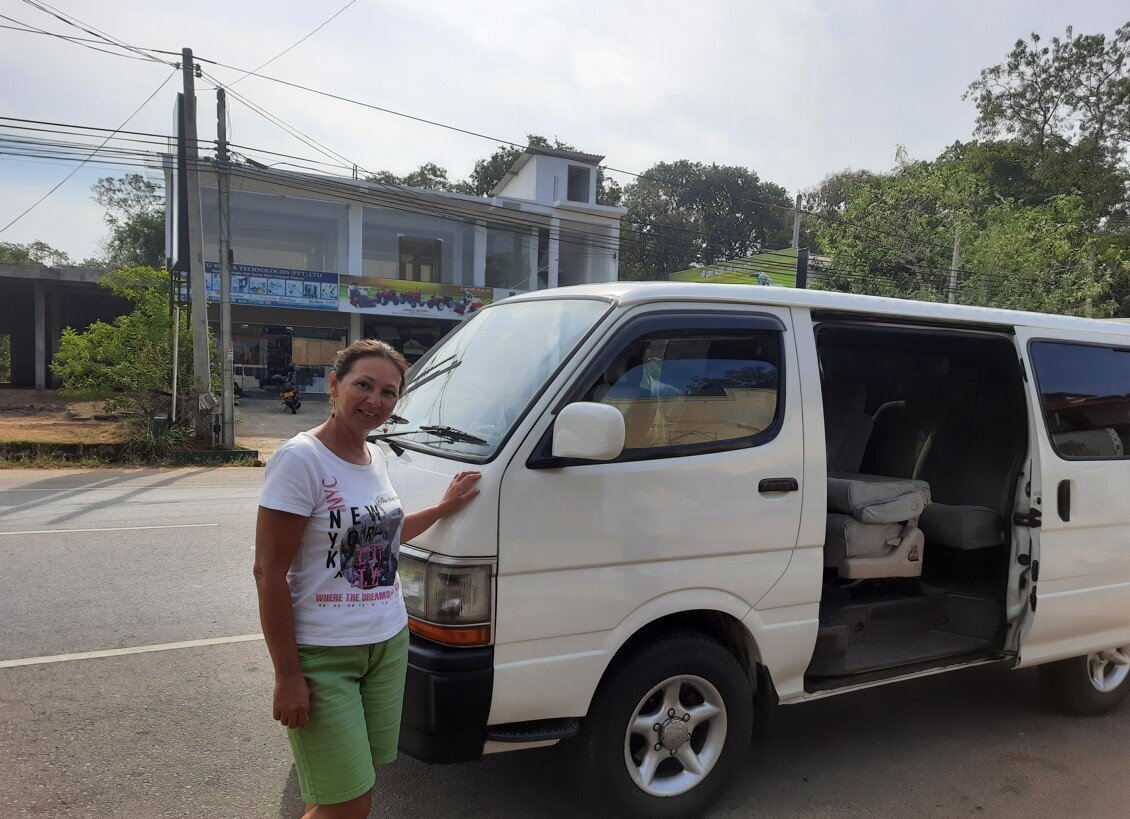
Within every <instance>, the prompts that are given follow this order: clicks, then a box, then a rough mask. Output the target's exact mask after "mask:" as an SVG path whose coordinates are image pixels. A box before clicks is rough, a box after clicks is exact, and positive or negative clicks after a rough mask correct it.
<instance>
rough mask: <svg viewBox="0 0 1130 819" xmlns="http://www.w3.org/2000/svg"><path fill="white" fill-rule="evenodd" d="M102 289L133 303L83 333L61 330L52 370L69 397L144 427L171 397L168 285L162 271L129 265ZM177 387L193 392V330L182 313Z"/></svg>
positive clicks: (104, 282)
mask: <svg viewBox="0 0 1130 819" xmlns="http://www.w3.org/2000/svg"><path fill="white" fill-rule="evenodd" d="M100 284H101V286H102V287H105V288H107V289H108V290H110V291H111V292H112V293H114V295H116V296H120V297H122V298H125V299H128V300H129V301H131V302H133V305H134V308H133V310H132V311H131V312H130V313H128V314H126V315H124V316H119V317H118V318H116V319H115V320H114V321H113V323H107V322H103V321H96V322H94V323H93V324H91V325H90V327H88V328H87V329H86V330H84V331H81V332H80V331H77V330H74V329H72V328H69V327H68V328H66V329H64V330H63V335H62V338H61V340H60V343H59V351H58V352H57V353H56V354H55V357H54V359H53V360H52V362H51V369H52V370H53V371H54V372H55V374H56V375H57V376H58V377H59V380H60V381H61V382H62V388H61V392H62V393H63V394H64V395H65V396H67V397H69V398H82V399H94V400H102V401H105V402H106V406H107V408H108V409H110V410H111V411H116V410H124V411H126V412H127V413H129V414H130V416H131V417H132V418H133V419H134V420H135V421H136V422H137V423H138V425H139V426H141V427H144V426H145V425H147V424H148V422H149V419H150V418H152V417H153V416H154V415H155V414H157V413H159V412H164V411H166V410H167V409H168V407H169V398H170V396H171V394H172V333H171V330H172V318H171V316H170V314H169V295H168V293H169V291H168V287H169V281H168V275H167V274H166V273H165V272H164V271H163V270H158V269H155V268H152V267H129V268H121V269H117V270H113V271H111V272H109V273H107V274H106V275H105V276H103V278H102V281H101V282H100ZM179 356H180V362H179V374H178V385H179V387H178V389H179V390H180V392H181V395H182V396H185V395H188V394H189V391H190V390H191V388H192V332H191V329H190V327H189V325H188V316H187V315H186V314H182V315H181V327H180V351H179Z"/></svg>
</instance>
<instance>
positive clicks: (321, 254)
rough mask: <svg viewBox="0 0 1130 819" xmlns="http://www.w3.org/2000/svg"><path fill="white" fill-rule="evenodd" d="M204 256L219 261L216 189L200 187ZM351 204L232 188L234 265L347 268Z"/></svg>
mask: <svg viewBox="0 0 1130 819" xmlns="http://www.w3.org/2000/svg"><path fill="white" fill-rule="evenodd" d="M200 210H201V214H202V217H203V222H202V225H203V234H204V235H203V239H204V259H205V261H210V262H214V261H219V258H220V249H219V248H220V246H219V241H220V240H219V205H218V196H217V193H216V189H215V188H208V187H202V188H201V189H200ZM348 227H349V208H348V207H347V206H346V205H344V204H341V203H338V202H326V201H322V200H317V199H302V198H299V197H296V196H277V195H274V194H265V193H256V192H253V191H239V190H233V191H232V192H231V238H232V241H231V245H232V258H233V261H235V262H236V264H245V265H256V266H260V267H279V268H283V269H286V270H314V271H318V272H323V273H344V272H346V271H347V270H348V268H349V265H348V260H347V258H346V257H347V255H348V241H347V240H346V237H347V235H348Z"/></svg>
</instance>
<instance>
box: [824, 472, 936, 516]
mask: <svg viewBox="0 0 1130 819" xmlns="http://www.w3.org/2000/svg"><path fill="white" fill-rule="evenodd" d="M928 501H929V486H928V485H927V484H926V483H925V482H924V481H914V480H909V479H908V480H902V479H898V478H882V477H879V476H875V475H843V474H839V475H829V476H828V511H829V512H837V513H840V514H844V515H851V516H852V517H854V518H855V519H856V520H858V521H860V522H862V523H904V522H906V521H908V520H912V519H913V518H916V517H918V516H919V515H921V514H922V510H923V509H925V508H926V504H927V503H928Z"/></svg>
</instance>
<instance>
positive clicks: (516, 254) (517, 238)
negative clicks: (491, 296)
mask: <svg viewBox="0 0 1130 819" xmlns="http://www.w3.org/2000/svg"><path fill="white" fill-rule="evenodd" d="M536 253H537V241H536V239H535V238H534V236H533V235H532V234H531V233H530V232H528V231H526V230H522V229H521V228H514V227H508V226H505V225H494V224H488V225H487V246H486V270H485V276H486V279H485V281H486V286H487V287H501V288H505V289H507V290H529V289H530V268H531V267H532V266H533V264H534V262H535V260H536V256H535V254H536Z"/></svg>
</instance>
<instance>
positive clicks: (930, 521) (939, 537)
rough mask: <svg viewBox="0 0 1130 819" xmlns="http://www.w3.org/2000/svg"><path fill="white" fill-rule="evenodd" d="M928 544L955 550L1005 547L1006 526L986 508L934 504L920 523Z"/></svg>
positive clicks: (923, 515) (926, 510)
mask: <svg viewBox="0 0 1130 819" xmlns="http://www.w3.org/2000/svg"><path fill="white" fill-rule="evenodd" d="M918 528H920V529H921V530H922V533H923V534H924V535H926V542H927V543H928V544H929V543H940V544H941V545H943V546H949V547H951V548H953V549H963V550H970V549H988V548H991V547H993V546H999V545H1000V544H1002V543H1004V522H1003V521H1002V520H1001V516H1000V515H999V514H997V512H996V511H995V510H993V509H988V508H986V507H984V506H952V505H950V504H948V503H931V504H930V505H929V506H927V507H926V509H925V510H924V511H923V512H922V516H921V517H920V518H919V519H918Z"/></svg>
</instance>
